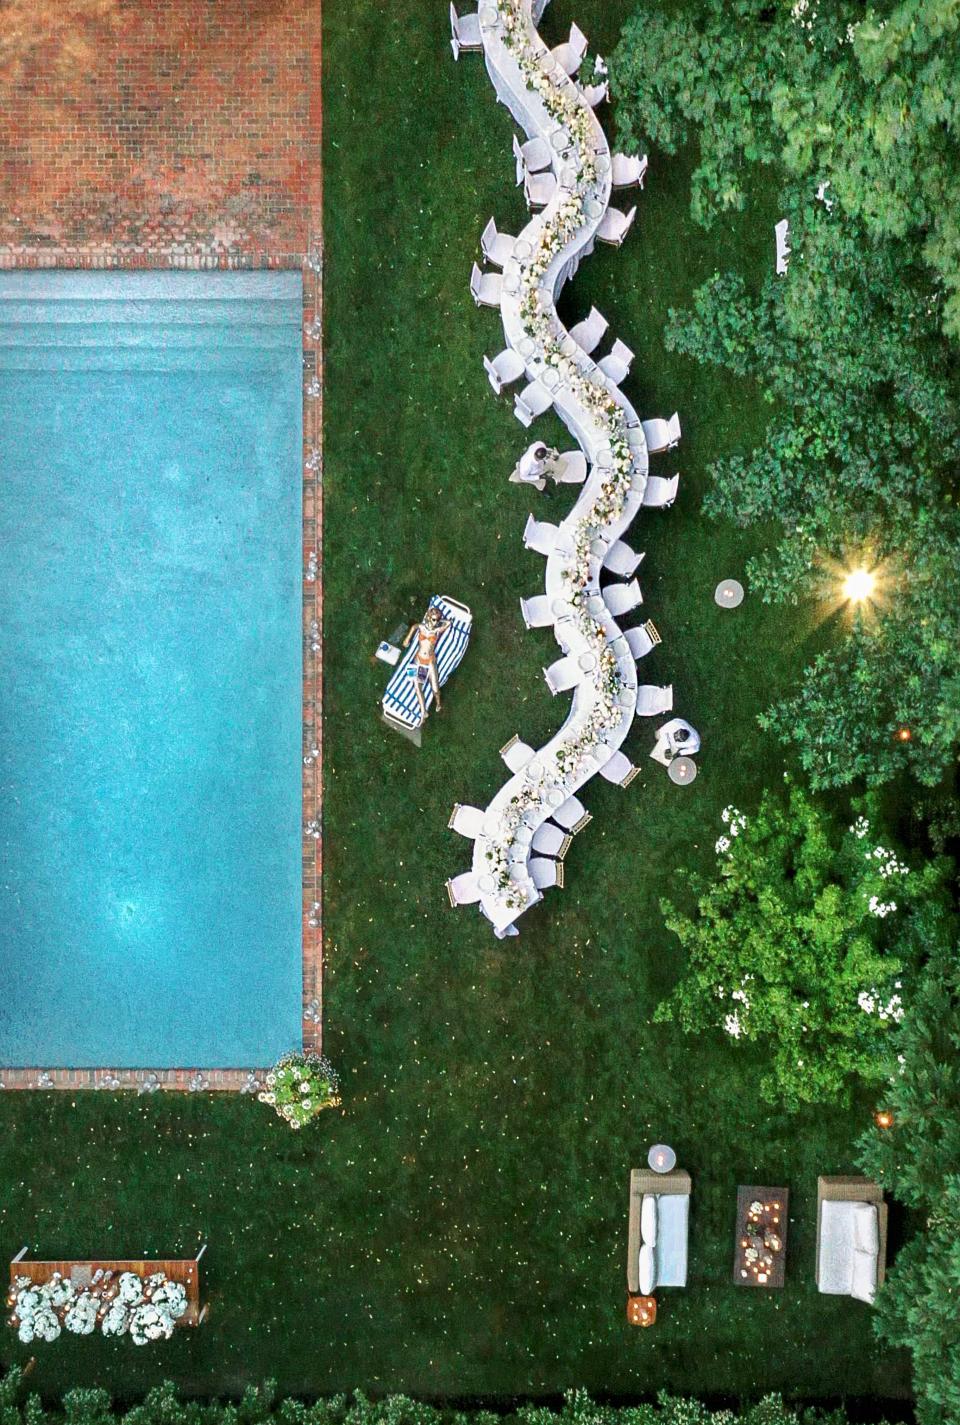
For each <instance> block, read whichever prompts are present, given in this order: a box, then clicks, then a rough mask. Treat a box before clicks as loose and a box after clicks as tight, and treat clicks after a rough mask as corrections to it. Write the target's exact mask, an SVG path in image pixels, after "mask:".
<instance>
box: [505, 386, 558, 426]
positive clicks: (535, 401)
mask: <svg viewBox="0 0 960 1425" xmlns="http://www.w3.org/2000/svg"><path fill="white" fill-rule="evenodd" d="M552 405H553V397H552V396H551V394H550V392H549V391H548V390H547V388H546V386H544V384H543V382H542V381H531V382H530V383H529V385H527V386H524V388H523V390H522V391H521V392H520V393H519V395H516V396H514V398H513V414H514V415H515V416H516V418H517V420H518V421H519V422H520V424H521V425H522V426H532V425H533V423H534V421H535V420H536V418H537V416H542V415H543V413H544V411H546V410H549V409H550V407H551V406H552Z"/></svg>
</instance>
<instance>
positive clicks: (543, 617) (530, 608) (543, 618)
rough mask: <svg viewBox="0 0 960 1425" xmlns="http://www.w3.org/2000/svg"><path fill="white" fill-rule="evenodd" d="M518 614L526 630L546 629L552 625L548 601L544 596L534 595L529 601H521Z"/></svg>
mask: <svg viewBox="0 0 960 1425" xmlns="http://www.w3.org/2000/svg"><path fill="white" fill-rule="evenodd" d="M520 612H521V613H522V614H523V622H524V623H525V625H526V626H527V628H547V627H549V625H550V624H552V623H553V614H552V613H551V612H550V600H549V599H548V598H547V596H546V594H534V595H533V597H532V598H530V599H521V600H520Z"/></svg>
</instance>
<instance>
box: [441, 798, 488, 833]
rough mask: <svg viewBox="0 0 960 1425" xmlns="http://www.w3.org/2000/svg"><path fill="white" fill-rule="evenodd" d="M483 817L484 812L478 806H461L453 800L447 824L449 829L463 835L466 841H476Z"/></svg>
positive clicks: (481, 827) (481, 828)
mask: <svg viewBox="0 0 960 1425" xmlns="http://www.w3.org/2000/svg"><path fill="white" fill-rule="evenodd" d="M483 817H484V813H483V812H482V811H481V810H480V808H479V807H467V806H461V805H460V803H459V802H454V805H453V811H452V812H451V813H450V820H449V821H448V822H447V826H448V827H449V828H450V830H451V831H457V832H459V833H460V835H461V836H465V837H466V838H467V840H468V841H476V839H477V837H478V836H479V835H480V833H481V831H482V830H483Z"/></svg>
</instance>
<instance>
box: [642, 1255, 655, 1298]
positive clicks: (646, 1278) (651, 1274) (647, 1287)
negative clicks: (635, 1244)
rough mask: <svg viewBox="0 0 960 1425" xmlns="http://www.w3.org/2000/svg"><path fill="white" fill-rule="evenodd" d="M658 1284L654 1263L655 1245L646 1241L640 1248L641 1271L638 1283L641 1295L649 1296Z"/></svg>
mask: <svg viewBox="0 0 960 1425" xmlns="http://www.w3.org/2000/svg"><path fill="white" fill-rule="evenodd" d="M656 1284H657V1276H656V1271H655V1269H654V1264H653V1247H652V1245H651V1244H650V1243H648V1242H645V1243H644V1245H643V1246H642V1247H641V1248H640V1272H639V1276H638V1285H639V1287H640V1295H641V1296H649V1295H650V1293H651V1292H652V1291H653V1289H654V1287H655V1286H656Z"/></svg>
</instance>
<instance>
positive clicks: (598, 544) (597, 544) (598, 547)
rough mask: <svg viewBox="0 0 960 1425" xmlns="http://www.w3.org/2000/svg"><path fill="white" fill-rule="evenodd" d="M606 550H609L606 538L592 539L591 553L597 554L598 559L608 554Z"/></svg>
mask: <svg viewBox="0 0 960 1425" xmlns="http://www.w3.org/2000/svg"><path fill="white" fill-rule="evenodd" d="M606 552H607V545H606V541H605V540H603V539H591V541H590V553H591V554H593V555H595V556H596V557H597V559H602V558H603V556H604V555H605V554H606Z"/></svg>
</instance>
